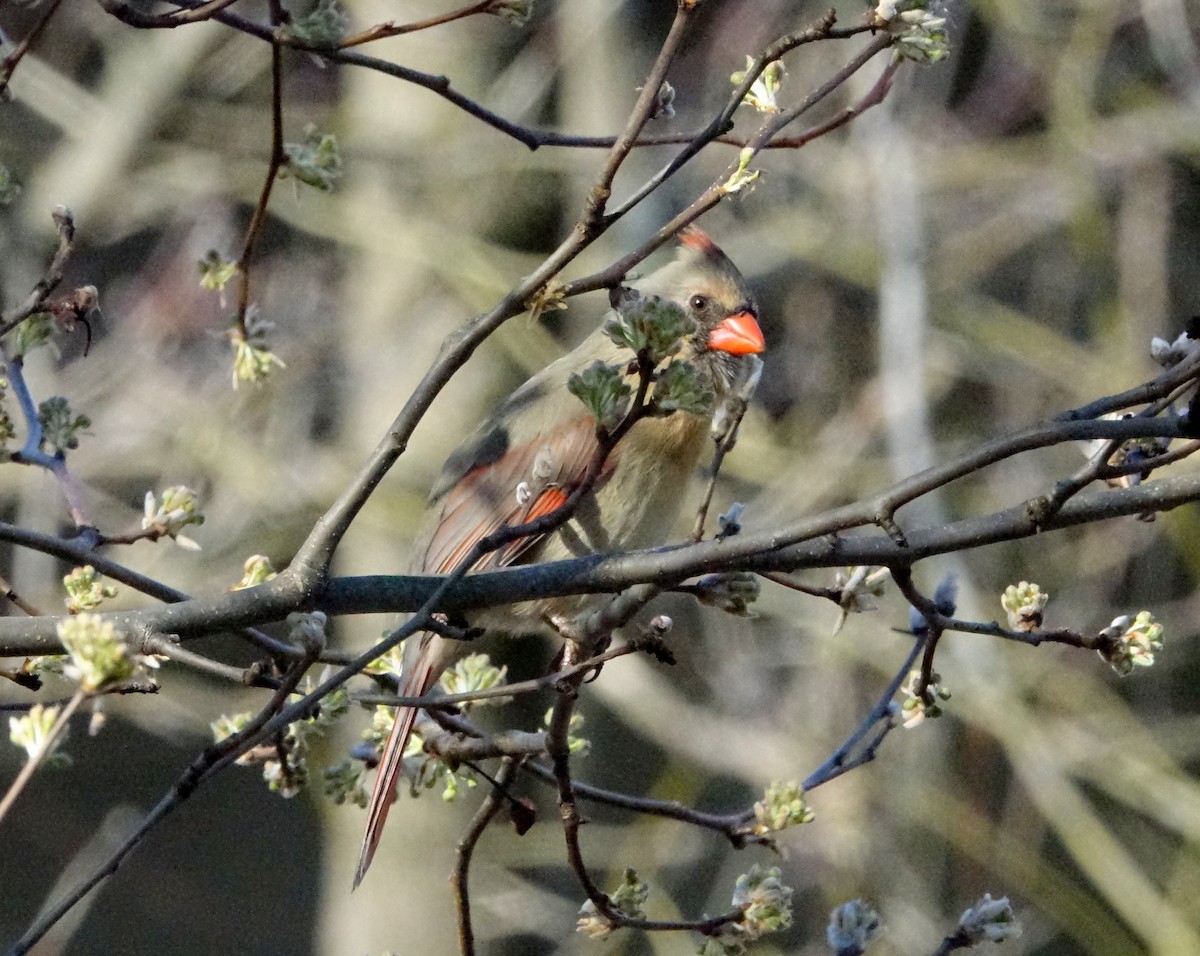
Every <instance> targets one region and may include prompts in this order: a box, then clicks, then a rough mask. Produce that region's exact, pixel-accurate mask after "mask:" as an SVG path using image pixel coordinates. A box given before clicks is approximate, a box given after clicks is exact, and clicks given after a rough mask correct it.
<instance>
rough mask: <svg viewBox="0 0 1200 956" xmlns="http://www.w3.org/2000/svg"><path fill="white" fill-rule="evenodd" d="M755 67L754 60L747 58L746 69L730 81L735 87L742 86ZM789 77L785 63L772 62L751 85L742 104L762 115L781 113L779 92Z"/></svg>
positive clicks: (733, 75) (732, 76) (737, 73)
mask: <svg viewBox="0 0 1200 956" xmlns="http://www.w3.org/2000/svg"><path fill="white" fill-rule="evenodd" d="M753 66H754V58H753V57H750V56H748V57H746V69H744V70H739V71H738V72H736V73H734V74H732V75H731V76H730V77H729V81H730V82H731V83H733V85H734V86H741V85H742V83H744V82H745V81H746V75H747V74H748V73H749V72H750V70H751V69H752V68H753ZM786 75H787V71H786V70H785V69H784V67H783V62H782V61H780V60H772V61H771V62H770V63H768V64H767V65H766V66H765V67H763V71H762V72H761V73H760V74H759V75H758V77H757V78H756V79H755V81H754V82H753V83H752V84H751V85H750V89H749V90H748V91H747V92H746V95H745V96H744V97H743V98H742V104H743V105H745V106H751V107H753V108H754V109H756V110H758V112H760V113H778V112H779V100H778V96H779V90H780V88H781V87H782V85H783V78H784V76H786Z"/></svg>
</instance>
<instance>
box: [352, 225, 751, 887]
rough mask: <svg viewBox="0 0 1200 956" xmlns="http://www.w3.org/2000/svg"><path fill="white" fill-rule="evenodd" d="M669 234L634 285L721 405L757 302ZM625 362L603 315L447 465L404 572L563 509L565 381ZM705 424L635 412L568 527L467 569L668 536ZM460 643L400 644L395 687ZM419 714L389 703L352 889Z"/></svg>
mask: <svg viewBox="0 0 1200 956" xmlns="http://www.w3.org/2000/svg"><path fill="white" fill-rule="evenodd" d="M678 239H679V246H678V251H677V253H676V255H675V257H674V259H673V260H672V261H671V262H670V263H668V264H667V265H665V266H663V267H662V268H660V269H658V270H657V271H655V272H653V273H651V274H650V275H648V276H646V277H644V278H642V279H639V280H636V281H635V282H633V283H631V287H632V288H633V289H634V290H635V291H636V293H637V294H638V295H639V296H641V297H650V296H655V297H658V298H659V299H662V300H665V301H667V302H671V303H674V304H675V305H677V306H679V307H680V308H681V309H683V311H684V313H685V314H686V315H687V316H688V317H689V318H690V319H691V320H692V322H691V331H690V332H689V333H688V334H687V335H686V336H685V338H684V340H683V343H682V347H681V350H680V353H679V357H681V358H683V359H685V360H686V361H688V362H689V363H690V364H691V365H692V366H693V367H694V368H695V369H696V370H697V372H698V374H699V378H700V380H701V382H702V383H703V384H704V385H705V386H706V387H707V388H708V389H710V390H711V391H712V392H713V393H714V395H715V397H716V400H717V401H716V403H715V404H716V405H719V404H720V401H721V399H722V398H723V397H724V396H726V395H729V394H730V393H731V392H732V391H733V390H734V389H735V388H736V387H737V386H738V384H739V382H740V381H741V380H742V379H743V377H744V376H745V375H747V374H748V369H749V366H750V365H751V364H753V362H754V358H753V356H757V355H758V354H759V353H761V352H762V351H763V350H764V348H765V342H764V339H763V333H762V329H761V327H760V326H759V323H758V306H757V305H756V303H755V299H754V296H753V294H752V292H751V291H750V289H749V287H748V285H747V283H746V280H745V279H744V278H743V277H742V274H741V273H740V272H739V271H738V269H737V267H736V266H735V265H734V264H733V262H732V261H730V259H729V257H728V256H726V255H725V253H724V252H723V251H722V250H721V249H720V248H719V247H718V246H717V244H716V243H715V242H714V241H713V240H712V239H711V238H710V237H709V236H708V234H707V233H705V232H704V231H703V230H701V229H700V228H699V227H697V226H689V227H686V228H685V229H684V230H683V231H681V232H680V233H679V235H678ZM631 358H632V353H631V352H630V351H629V350H628V349H627V348H622V347H621V346H619V345H618V344H617V343H615V342H614V341H613V340H612V339H611V338H610V337H609V336H608V335H607V334H606V333H605V331H604V328H603V324H602V325H601V327H600V328H597V329H596V331H594V332H593V333H592V334H591V335H589V336H588V337H587V338H586V339H584V341H583V342H581V343H580V344H579V345H578V346H577V347H576V348H575V349H574V350H572V351H571V352H569V353H567V354H566V355H564V356H563V357H562V358H560V359H558V360H557V361H555V362H553V363H551V364H550V365H548V366H547V367H546V368H544V369H542V370H541V371H540V372H538V373H537V374H535V375H534V376H533V377H532V378H530V379H529V380H528V381H527V382H525V384H524V385H522V386H520V387H519V388H518V389H517V390H516V391H515V392H513V393H512V394H511V395H510V396H509V397H508V398H507V399H505V400H504V401H503V402H501V403H500V404H499V405H498V406H497V407H496V409H495V410H494V411H493V412H492V413H491V414H490V415H489V416H488V417H487V418H486V419H485V420H484V422H483V423H482V424H481V425H480V426H479V427H478V428H477V429H476V430H475V431H474V432H473V433H472V434H471V435H470V437H468V438H467V439H466V440H465V441H464V442H463V443H462V445H460V446H459V447H458V449H457V450H455V451H454V452H453V453H452V454H451V455H450V457H449V458H448V459H447V460H446V463H445V464H444V465H443V467H442V470H441V473H440V475H439V477H438V478H437V480H436V481H435V483H434V486H433V488H432V490H431V492H430V497H429V504H428V507H427V509H426V513H427V518H426V520H425V525H424V529H423V531H422V533H420V534H419V535H418V537H417V542H418V544H417V546H416V547H415V548H414V561H413V565H414V567H413V570H414V571H415V572H417V573H425V574H448V573H451V572H453V571H454V570H455V569H456V568H457V566H458V565H459V564H460V563H461V562H462V561H463V560H465V559H466V557H467V555H468V554H469V553H470V551H471V549H472V548H473V547H474V545H475V544H476V543H477V542H478V541H479V540H480V538H482V537H484V536H486V535H488V534H490V533H492V532H494V531H496V530H497V529H499V528H501V527H502V526H506V525H518V524H523V523H524V522H527V521H531V520H533V519H535V518H537V517H539V516H541V515H546V514H549V513H551V512H553V511H554V510H555V509H557V508H558V507H560V506H561V505H562V504H563V503H564V502H565V501H566V500H567V498H568V497H569V496H570V494H571V492H572V491H573V490H574V489H575V488H576V487H577V486H578V485H579V484H580V483H581V481H583V479H584V474H585V472H586V471H587V469H588V467H589V464H590V463H591V461H592V459H593V457H594V456H595V455H596V451H597V447H598V443H599V439H598V435H597V423H596V420H595V419H594V418H593V417H592V414H591V413H590V412H589V410H588V409H587V408H586V407H585V406H584V405H583V403H582V402H580V401H578V400H577V399H576V398H575V397H573V396H572V395H571V394H570V393H569V391H568V382H569V380H570V379H571V376H572V375H573V374H576V373H580V372H582V371H583V370H585V369H587V368H588V367H589V366H591V365H593V363H595V362H596V361H600V362H603V363H606V364H611V365H618V366H621V367H623V368H624V371H625V374H626V375H627V376H631V377H633V378H634V379H636V377H637V374H638V372H637V368H636V364H633V365H631V363H630V359H631ZM714 407H715V406H714ZM711 424H712V413H711V412H710V413H708V414H693V413H692V412H690V411H685V410H676V411H674V412H672V413H671V414H669V415H666V416H654V417H645V418H641V419H639V420H637V421H636V422H635V423H634V425H633V426H632V427H631V428H630V429H629V430H628V432H627V433H625V434H624V435H623V437H621V439H620V440H619V441H618V443H617V445H616V446H615V447H614V448H612V450H611V451H610V452H609V454H608V456H607V457H606V458H605V460H604V463H603V466H602V468H601V471H600V473H599V476H598V478H597V479H596V480H595V483H594V484H593V485H592V487H591V489H590V490H589V491H588V492H586V493H585V494H584V495H583V496H582V497H581V498H580V499H579V501H578V502H577V504H576V507H575V510H574V512H573V514H572V517H571V519H570V520H569V521H568V522H566V523H565V524H562V525H560V526H559V527H558V528H557V529H556V530H554V531H551V532H549V533H546V534H542V535H538V536H530V537H526V538H520V539H517V540H516V541H513V542H511V543H509V544H508V545H505V546H503V547H501V548H499V549H497V550H495V551H492V552H491V553H489V554H487V555H485V556H483V557H482V558H480V559H479V560H478V561H477V562H476V563H475V564H474V565H473V566H472V567H471V569H470V570H471V571H472V572H474V571H482V570H489V569H496V568H502V567H508V566H511V565H515V564H528V563H534V562H543V561H554V560H559V559H563V558H570V557H579V556H582V555H587V554H603V553H611V552H618V551H632V550H637V549H640V548H646V547H652V546H658V545H662V544H664V543H666V539H667V537H668V536H669V534H670V531H671V527H672V525H673V524H674V522H675V519H676V518H677V517H678V514H679V510H680V507H681V504H682V497H683V496H682V495H681V494H680V489H681V488H683V487H685V486H686V483H687V481H688V479H689V478H690V476H691V474H692V472H693V471H694V470H695V468H696V466H697V465H698V463H699V460H700V457H701V455H702V454H703V452H704V447H705V444H706V441H707V439H708V435H709V432H710V426H711ZM597 600H598V597H597V596H596V595H581V596H576V597H555V598H545V599H540V600H530V601H524V602H521V603H518V604H515V605H510V606H507V607H501V608H491V609H487V610H485V611H481V612H471V614H470V615H469V616H468V619H469V623H470V625H471V626H472V627H474V628H478V627H483V628H487V629H494V630H499V631H503V632H508V633H513V634H533V633H543V634H553V633H559V634H561V633H562V630H563V628H562V622H565V621H569V620H571V619H573V618H576V617H577V616H578V615H580V614H582V613H583V612H585V611H586V610H588V609H590V608H592V607H594V606H595V605H596V603H597ZM464 647H465V645H464V643H463V642H462V641H456V640H453V639H449V638H445V637H442V636H440V635H438V634H434V633H432V632H429V631H421V632H417V633H414V634H413V635H411V636H410V637H409V638H408V639H407V640H406V641H405V647H404V652H403V658H402V662H403V663H402V669H401V677H400V688H399V692H400V694H401V695H403V696H405V697H419V696H422V695H424V694H425V693H427V692H428V691H429V690H430V689H431V688H432V687H433V685H434V684H436V683H437V681H438V679H439V678H440V676H441V674H442V672H443V671H444V670H445V669H446V668H447V667H449V666H451V665H452V664H453V663H454V660H455V659H456V657H458V656H460V655H461V654H462V653H464V652H465V651H464V650H463V648H464ZM417 713H418V711H417V709H416V708H411V707H400V708H398V709H397V713H396V717H395V722H394V724H393V726H392V729H391V732H390V734H389V735H388V739H387V742H386V743H385V744H384V747H383V750H382V752H381V754H380V759H379V764H378V770H377V774H376V778H375V784H374V788H373V791H372V793H371V797H370V801H369V803H368V806H367V824H366V831H365V834H364V836H363V842H362V847H361V850H360V854H359V861H358V867H357V870H356V872H355V877H354V886H355V887H356V888H357V887H358V885H359V883H361V882H362V879H363V877H364V876H365V875H366V872H367V869H368V867H369V866H370V865H371V860H372V858H373V857H374V855H375V850H376V848H377V847H378V845H379V840H380V837H381V836H382V833H383V825H384V822H385V821H386V819H387V815H388V811H389V809H390V808H391V805H392V803H393V802H394V800H395V797H396V789H397V784H398V782H399V778H400V773H401V770H402V768H403V754H404V750H405V748H406V746H407V744H408V739H409V736H410V735H411V733H412V729H413V726H414V724H415V722H416V717H417Z"/></svg>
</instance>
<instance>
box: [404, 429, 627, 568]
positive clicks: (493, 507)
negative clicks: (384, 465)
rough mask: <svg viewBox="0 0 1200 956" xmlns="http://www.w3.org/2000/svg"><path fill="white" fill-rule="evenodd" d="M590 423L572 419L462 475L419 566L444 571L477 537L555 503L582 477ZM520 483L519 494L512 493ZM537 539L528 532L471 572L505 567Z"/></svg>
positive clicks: (590, 450)
mask: <svg viewBox="0 0 1200 956" xmlns="http://www.w3.org/2000/svg"><path fill="white" fill-rule="evenodd" d="M595 427H596V426H595V422H593V421H592V419H590V418H579V419H576V420H575V421H572V422H569V423H568V424H567V425H566V426H564V427H563V428H560V429H559V430H558V431H556V432H553V433H552V434H547V435H539V436H538V437H537V438H535V439H534V440H533V441H531V442H526V443H525V444H523V445H518V446H517V447H516V448H511V449H509V450H508V451H507V452H506V453H505V454H504V455H502V456H501V457H500V458H498V459H496V460H495V461H492V462H489V463H488V464H486V465H480V466H479V467H477V468H474V469H472V470H471V471H470V472H468V473H467V474H466V475H465V476H463V478H462V479H461V480H460V481H459V482H458V483H457V484H455V485H454V486H453V487H452V488H451V489H450V490H449V491H448V492H446V495H445V497H444V498H443V500H442V510H441V517H440V519H439V521H438V526H437V528H436V529H435V530H434V532H433V536H432V537H431V538H430V541H429V547H428V548H427V549H426V551H425V558H424V561H423V562H422V565H421V570H423V571H430V572H433V573H435V574H448V573H449V572H451V571H453V570H454V569H455V567H457V566H458V564H459V563H460V562H461V561H462V560H463V559H464V558H466V556H467V554H468V553H469V552H470V550H471V549H472V548H473V547H474V546H475V544H476V543H477V542H478V541H479V540H480V539H481V538H484V537H486V536H487V535H489V534H491V533H492V532H493V531H496V530H497V529H498V528H500V527H501V526H503V525H518V524H524V523H525V522H526V521H530V520H532V519H534V518H539V517H541V516H542V515H545V514H549V513H550V512H552V511H553V510H554V509H555V508H557V507H559V506H560V505H561V504H562V503H563V502H564V501H566V500H567V497H568V496H569V495H570V493H571V491H572V490H573V489H574V488H575V487H576V486H577V485H578V484H579V482H580V481H582V480H583V476H584V474H585V472H586V471H587V466H588V463H589V462H590V461H591V458H592V456H593V455H594V454H595V453H596V434H595ZM610 464H611V461H610ZM520 486H524V487H523V489H522V490H523V492H524V494H523V495H522V494H519V493H518V488H519V487H520ZM540 540H541V536H533V537H529V538H522V539H521V540H519V541H514V542H512V543H511V544H509V545H506V546H505V547H503V548H499V549H497V550H496V551H493V552H492V553H491V554H487V555H484V556H483V557H482V558H480V559H479V560H478V561H477V562H475V565H474V566H473V567H472V568H471V570H472V571H483V570H487V569H494V568H503V567H507V566H508V565H510V564H512V563H514V562H515V561H516V560H517V558H519V557H521V556H522V555H524V554H525V553H526V552H528V551H529V550H530V549H531V548H533V547H534V546H535V545H536V544H537V543H538V542H539V541H540Z"/></svg>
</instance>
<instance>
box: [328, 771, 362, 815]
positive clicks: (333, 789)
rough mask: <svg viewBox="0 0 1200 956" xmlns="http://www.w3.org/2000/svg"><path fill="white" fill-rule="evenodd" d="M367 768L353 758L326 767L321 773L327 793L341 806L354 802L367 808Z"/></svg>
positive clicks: (357, 805)
mask: <svg viewBox="0 0 1200 956" xmlns="http://www.w3.org/2000/svg"><path fill="white" fill-rule="evenodd" d="M365 772H366V771H365V768H364V767H363V766H362V765H361V764H358V763H355V762H354V761H352V760H343V761H342V762H341V763H340V764H337V765H336V766H334V767H326V768H325V769H324V770H323V771H322V773H321V779H322V780H323V781H324V784H325V786H324V790H325V795H326V796H327V797H329V798H330V799H331V800H333V802H334V803H336V804H338V805H339V806H341V805H342V804H343V803H352V804H354V805H355V806H356V807H363V808H366V806H367V790H366V787H365V786H364V785H363V777H364V775H365Z"/></svg>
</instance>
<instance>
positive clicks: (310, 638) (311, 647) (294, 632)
mask: <svg viewBox="0 0 1200 956" xmlns="http://www.w3.org/2000/svg"><path fill="white" fill-rule="evenodd" d="M287 626H288V640H289V641H291V642H292V643H293V644H297V645H299V646H300V647H302V648H304V651H305V653H308V654H311V655H313V656H314V657H315V656H316V655H317V654H319V653H321V651H323V650H324V649H325V612H324V611H293V612H292V613H291V614H289V615H288V616H287Z"/></svg>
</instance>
